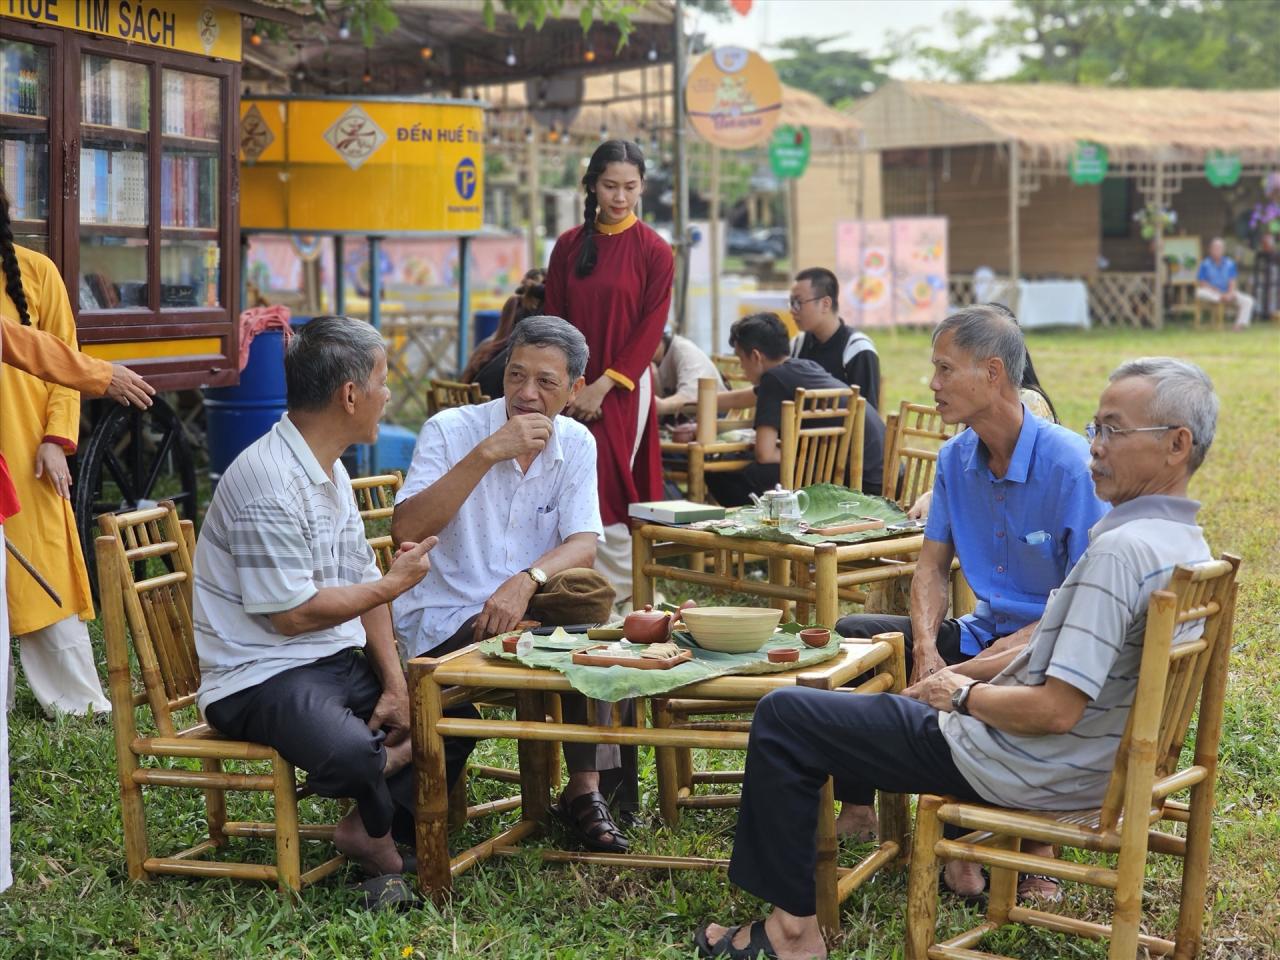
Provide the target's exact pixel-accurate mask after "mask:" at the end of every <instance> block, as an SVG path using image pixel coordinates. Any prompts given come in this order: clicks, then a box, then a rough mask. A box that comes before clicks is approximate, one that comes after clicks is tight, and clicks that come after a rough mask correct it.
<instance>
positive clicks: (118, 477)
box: [72, 395, 197, 597]
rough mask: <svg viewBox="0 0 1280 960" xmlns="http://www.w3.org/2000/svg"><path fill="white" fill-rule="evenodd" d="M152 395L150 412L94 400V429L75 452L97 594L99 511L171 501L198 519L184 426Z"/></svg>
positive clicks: (81, 519)
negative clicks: (95, 546) (96, 539)
mask: <svg viewBox="0 0 1280 960" xmlns="http://www.w3.org/2000/svg"><path fill="white" fill-rule="evenodd" d="M153 399H154V402H153V403H152V405H151V407H150V408H148V409H146V410H137V409H135V408H133V407H120V406H114V405H109V404H107V403H105V402H99V403H95V404H94V405H93V407H92V409H91V411H90V415H91V416H92V417H93V426H92V433H91V434H90V436H89V440H88V442H87V443H85V444H84V446H83V447H81V448H80V450H79V451H77V453H76V482H75V486H74V487H73V488H72V489H73V498H74V501H73V506H74V509H75V515H76V529H77V531H78V532H79V534H80V545H81V547H82V548H83V550H84V559H85V563H86V564H87V565H88V567H89V580H90V582H91V583H92V584H93V593H94V596H95V597H96V596H97V593H98V578H97V567H96V565H95V563H94V550H93V546H94V538H96V537H97V536H98V535H99V529H98V519H97V518H98V516H99V515H100V514H103V513H123V512H126V511H129V510H138V509H141V508H145V507H153V506H155V505H156V504H157V503H159V502H160V501H161V500H172V501H173V502H174V505H175V506H177V508H178V512H179V513H181V514H182V516H183V517H184V518H186V519H189V520H193V521H194V520H195V518H196V507H197V499H196V464H195V459H194V457H193V456H192V452H191V445H190V443H188V441H187V434H186V430H185V429H184V427H183V424H182V420H181V419H180V418H179V417H178V415H177V414H176V413H174V411H173V408H172V407H171V406H169V404H168V403H166V402H165V401H164V399H163V398H162V397H160V396H159V395H157V396H156V397H154V398H153Z"/></svg>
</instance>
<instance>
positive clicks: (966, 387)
mask: <svg viewBox="0 0 1280 960" xmlns="http://www.w3.org/2000/svg"><path fill="white" fill-rule="evenodd" d="M1025 362H1026V345H1025V343H1024V342H1023V339H1022V331H1021V330H1019V329H1018V326H1017V325H1016V324H1015V323H1012V322H1010V320H1009V319H1008V318H1007V317H1005V316H1003V315H1002V314H1001V313H1000V312H998V311H996V310H994V309H992V308H990V307H986V306H975V307H970V308H967V309H965V310H962V311H961V312H959V313H955V314H952V315H951V316H950V317H948V318H947V319H946V320H945V321H943V322H942V324H940V325H939V326H938V328H937V330H936V331H935V332H934V335H933V368H934V374H933V379H932V381H931V382H930V384H929V388H930V389H931V390H932V391H933V395H934V400H935V402H936V403H937V407H938V412H939V413H941V414H942V419H943V422H945V423H949V424H950V423H964V424H967V425H968V427H969V429H968V430H965V431H963V432H961V433H960V434H959V435H957V436H955V437H953V438H952V439H951V440H949V441H947V443H946V444H944V445H943V447H942V449H941V451H939V453H938V469H937V476H936V478H935V479H934V484H933V504H932V506H931V508H930V511H929V519H928V524H927V526H926V527H925V533H924V537H925V540H924V546H923V548H922V549H921V551H920V559H919V562H918V563H917V564H916V572H915V576H914V578H913V580H912V583H911V616H910V617H894V616H882V615H877V614H859V615H856V616H852V617H845V618H844V619H843V620H841V621H840V622H839V623H838V624H837V625H836V629H837V630H838V631H839V632H840V633H841V634H843V635H844V636H846V637H870V636H875V635H876V634H878V633H890V632H901V633H902V634H904V635H905V637H906V653H907V669H908V671H909V672H910V676H911V682H912V683H915V682H917V681H919V680H921V679H924V678H925V677H927V676H929V675H931V674H933V673H936V672H937V671H938V670H941V669H942V668H943V667H944V666H950V665H952V664H957V663H963V662H965V661H968V660H971V659H973V658H975V657H980V658H983V659H984V660H985V659H987V658H996V659H993V660H992V663H993V665H994V664H997V663H998V664H1000V665H1003V662H1004V656H1003V655H1007V652H1008V651H1009V650H1014V649H1018V648H1020V647H1022V646H1024V645H1025V644H1026V642H1027V640H1028V639H1030V637H1031V633H1032V631H1033V629H1034V627H1035V625H1036V623H1037V622H1038V621H1039V619H1040V616H1041V614H1042V613H1043V612H1044V606H1045V603H1046V602H1047V601H1048V599H1049V593H1050V592H1051V591H1053V590H1055V589H1057V588H1058V587H1059V586H1060V585H1061V584H1062V581H1063V580H1064V579H1066V576H1067V571H1069V570H1070V569H1071V567H1072V566H1074V565H1075V562H1076V560H1078V559H1079V558H1080V555H1081V554H1083V553H1084V551H1085V548H1086V547H1087V546H1088V545H1089V528H1090V527H1092V526H1093V525H1094V524H1095V523H1096V522H1097V521H1098V520H1099V519H1100V518H1101V517H1102V515H1103V514H1104V513H1106V511H1107V506H1106V504H1104V503H1103V502H1102V501H1101V500H1099V499H1098V498H1097V496H1096V495H1095V493H1094V490H1093V481H1092V479H1091V478H1090V476H1089V444H1088V443H1087V442H1086V441H1085V439H1084V437H1081V436H1077V435H1076V434H1074V433H1072V432H1071V431H1069V430H1067V429H1066V428H1064V427H1061V426H1059V425H1057V424H1054V423H1050V422H1048V421H1047V420H1042V419H1040V418H1039V417H1034V416H1029V415H1027V410H1026V408H1025V407H1024V406H1023V404H1022V401H1021V400H1020V399H1019V394H1018V385H1019V384H1020V383H1021V382H1022V373H1023V369H1022V368H1023V365H1024V363H1025ZM954 557H959V559H960V569H961V571H962V572H963V573H964V576H965V579H966V580H967V581H968V583H969V587H970V588H971V589H972V590H973V593H974V596H975V597H976V598H977V606H976V607H975V609H974V612H973V613H970V614H966V615H965V616H963V617H959V618H948V617H947V616H946V613H947V601H948V598H949V593H950V591H949V580H950V573H951V561H952V559H953V558H954ZM975 668H976V665H975ZM998 669H999V667H998V666H993V669H992V670H991V675H992V676H994V675H995V673H996V672H997V671H998ZM980 679H985V678H980ZM842 794H843V795H842ZM837 796H840V798H841V799H842V800H846V801H848V802H846V803H845V804H844V807H843V809H842V810H841V813H840V822H839V824H838V828H839V830H840V831H841V832H842V833H850V834H855V835H859V834H862V835H865V834H866V833H868V832H869V831H871V830H873V829H874V824H875V814H874V811H873V810H872V809H871V806H870V804H871V797H870V796H865V795H863V796H858V795H855V794H854V793H853V792H849V791H842V790H841V789H840V784H839V783H837Z"/></svg>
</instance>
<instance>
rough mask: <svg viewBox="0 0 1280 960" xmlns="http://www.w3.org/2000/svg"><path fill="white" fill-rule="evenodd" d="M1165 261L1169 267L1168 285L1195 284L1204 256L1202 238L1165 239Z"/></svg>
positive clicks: (1178, 237)
mask: <svg viewBox="0 0 1280 960" xmlns="http://www.w3.org/2000/svg"><path fill="white" fill-rule="evenodd" d="M1162 248H1163V250H1164V259H1165V263H1166V264H1167V265H1168V281H1167V282H1168V283H1195V282H1196V272H1197V271H1198V270H1199V269H1200V261H1201V260H1202V259H1203V256H1202V254H1201V252H1200V238H1199V237H1193V236H1176V237H1165V238H1164V242H1163V247H1162Z"/></svg>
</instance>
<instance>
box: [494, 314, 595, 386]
mask: <svg viewBox="0 0 1280 960" xmlns="http://www.w3.org/2000/svg"><path fill="white" fill-rule="evenodd" d="M516 347H555V348H556V349H557V350H559V351H560V352H561V353H563V354H564V362H565V366H566V367H568V368H569V380H570V381H574V380H577V379H578V378H579V377H580V376H582V374H583V371H585V370H586V369H587V338H586V337H584V336H583V335H582V332H581V331H580V330H579V329H578V328H577V327H575V326H574V325H573V324H571V323H570V322H569V321H568V320H561V319H560V318H559V317H548V316H537V317H525V318H524V319H523V320H521V321H520V322H519V323H518V324H516V328H515V330H513V331H512V332H511V340H510V341H509V342H508V344H507V358H508V359H510V357H511V354H512V353H514V352H515V349H516Z"/></svg>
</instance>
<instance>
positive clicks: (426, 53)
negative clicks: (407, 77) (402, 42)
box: [420, 47, 436, 60]
mask: <svg viewBox="0 0 1280 960" xmlns="http://www.w3.org/2000/svg"><path fill="white" fill-rule="evenodd" d="M420 52H421V53H422V59H423V60H430V59H431V58H432V57H434V56H435V55H436V52H435V51H434V50H432V49H431V48H430V47H423V48H422V50H421V51H420Z"/></svg>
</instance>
